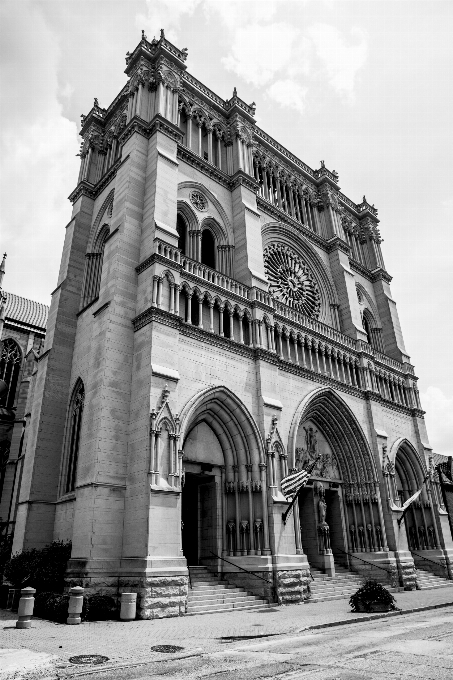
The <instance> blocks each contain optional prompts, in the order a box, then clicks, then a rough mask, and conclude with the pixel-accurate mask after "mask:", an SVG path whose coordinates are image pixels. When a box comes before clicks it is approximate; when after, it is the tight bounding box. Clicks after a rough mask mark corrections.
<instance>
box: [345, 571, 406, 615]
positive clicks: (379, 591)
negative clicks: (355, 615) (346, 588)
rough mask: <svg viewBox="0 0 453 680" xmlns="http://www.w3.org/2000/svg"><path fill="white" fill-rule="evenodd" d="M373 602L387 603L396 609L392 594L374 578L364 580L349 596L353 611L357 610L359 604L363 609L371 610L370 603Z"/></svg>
mask: <svg viewBox="0 0 453 680" xmlns="http://www.w3.org/2000/svg"><path fill="white" fill-rule="evenodd" d="M374 603H377V604H385V605H389V606H390V608H391V609H397V606H396V604H395V598H394V597H393V595H392V594H391V593H390V592H389V591H388V590H387V588H384V586H383V585H382V583H379V581H375V580H374V579H368V580H367V581H365V582H364V584H363V586H362V587H361V588H359V589H358V590H357V591H356V592H355V593H354V595H351V597H350V598H349V604H350V605H351V608H352V611H353V612H357V611H359V606H360V605H361V606H362V607H363V608H364V609H365V611H371V605H372V604H374Z"/></svg>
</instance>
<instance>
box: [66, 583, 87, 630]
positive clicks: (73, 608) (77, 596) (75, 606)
mask: <svg viewBox="0 0 453 680" xmlns="http://www.w3.org/2000/svg"><path fill="white" fill-rule="evenodd" d="M82 608H83V588H81V587H80V586H75V587H74V588H70V589H69V607H68V615H69V616H68V618H67V619H66V623H67V624H68V625H70V626H76V625H77V624H79V623H82V619H81V618H80V614H81V613H82Z"/></svg>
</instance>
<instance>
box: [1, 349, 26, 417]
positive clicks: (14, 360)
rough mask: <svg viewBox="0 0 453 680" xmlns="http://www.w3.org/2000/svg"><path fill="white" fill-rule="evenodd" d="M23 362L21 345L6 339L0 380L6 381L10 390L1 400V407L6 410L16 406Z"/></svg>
mask: <svg viewBox="0 0 453 680" xmlns="http://www.w3.org/2000/svg"><path fill="white" fill-rule="evenodd" d="M21 362H22V353H21V351H20V348H19V345H18V344H17V342H16V341H15V340H13V339H12V338H6V339H5V340H4V341H3V348H2V355H1V359H0V378H1V379H2V380H4V381H5V383H6V384H7V386H8V389H7V391H6V393H5V394H4V395H3V397H2V400H1V405H2V406H5V407H6V408H11V407H12V406H13V405H14V400H15V397H16V390H17V383H18V380H19V373H20V367H21Z"/></svg>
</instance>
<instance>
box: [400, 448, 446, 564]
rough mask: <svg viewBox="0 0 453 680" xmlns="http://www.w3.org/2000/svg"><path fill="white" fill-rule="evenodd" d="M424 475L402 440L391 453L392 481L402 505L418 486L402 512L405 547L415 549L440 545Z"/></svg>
mask: <svg viewBox="0 0 453 680" xmlns="http://www.w3.org/2000/svg"><path fill="white" fill-rule="evenodd" d="M425 476H426V472H425V471H424V470H423V468H422V465H421V463H420V460H419V458H418V456H417V454H416V452H415V450H414V449H413V447H412V446H411V445H410V444H409V442H407V441H403V442H402V443H401V444H400V446H399V448H398V450H397V453H396V456H395V484H396V493H397V499H398V500H399V505H400V506H402V505H403V504H404V503H405V501H407V499H408V498H410V497H411V496H413V494H414V493H415V492H416V491H418V489H420V487H422V492H421V494H420V496H419V497H418V498H417V499H416V500H415V501H413V502H412V503H411V505H410V506H409V509H408V511H407V512H406V514H405V516H404V524H405V526H406V533H407V543H408V546H409V550H411V551H415V552H419V551H421V550H436V549H437V548H439V547H440V546H439V537H438V532H437V527H436V519H435V517H434V514H433V506H432V502H431V498H430V497H429V495H428V486H427V484H430V481H429V480H427V484H423V481H424V479H425Z"/></svg>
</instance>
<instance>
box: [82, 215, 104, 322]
mask: <svg viewBox="0 0 453 680" xmlns="http://www.w3.org/2000/svg"><path fill="white" fill-rule="evenodd" d="M109 234H110V227H109V225H108V224H104V226H103V227H102V229H101V230H100V232H99V234H98V236H97V238H96V241H95V243H94V248H93V252H92V253H87V254H86V256H85V257H86V264H85V279H84V284H83V291H82V305H81V307H82V309H83V308H84V307H86V306H87V305H89V304H91V303H92V302H94V300H96V299H97V298H98V297H99V288H100V287H101V275H102V264H103V260H104V247H105V242H106V240H107V238H108V236H109Z"/></svg>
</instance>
